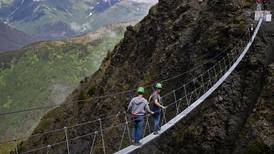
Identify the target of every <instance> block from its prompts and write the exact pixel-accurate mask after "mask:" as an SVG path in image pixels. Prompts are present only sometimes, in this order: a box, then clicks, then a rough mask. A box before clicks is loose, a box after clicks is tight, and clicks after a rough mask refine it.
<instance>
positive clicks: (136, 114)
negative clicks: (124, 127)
mask: <svg viewBox="0 0 274 154" xmlns="http://www.w3.org/2000/svg"><path fill="white" fill-rule="evenodd" d="M137 93H138V96H137V97H134V98H133V99H132V100H131V101H130V103H129V105H128V111H130V113H131V115H132V118H133V121H134V126H133V138H134V140H133V142H135V145H137V146H139V145H141V143H140V139H141V136H142V129H143V123H144V116H145V113H146V112H149V113H150V114H154V112H152V111H151V110H150V108H149V105H148V101H147V100H146V99H145V98H144V96H143V95H144V93H145V89H144V88H143V87H139V88H138V89H137Z"/></svg>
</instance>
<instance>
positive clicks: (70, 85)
mask: <svg viewBox="0 0 274 154" xmlns="http://www.w3.org/2000/svg"><path fill="white" fill-rule="evenodd" d="M124 27H125V26H124V25H119V26H113V27H104V28H101V29H99V30H98V31H96V32H94V33H89V34H87V35H84V36H81V37H75V38H72V39H67V40H62V41H54V42H38V43H34V44H32V45H29V46H27V47H24V48H22V49H20V50H18V51H15V52H11V53H10V56H11V57H9V53H5V54H0V59H1V57H2V56H4V57H6V58H9V60H7V61H5V62H3V63H2V70H1V71H0V91H1V93H0V112H1V113H3V112H9V111H14V110H21V109H24V108H29V107H38V106H48V105H54V104H59V103H61V102H63V101H64V99H65V97H66V96H67V95H68V94H69V93H70V92H71V91H72V89H74V88H75V87H76V85H77V84H78V82H79V80H81V79H82V78H83V77H85V76H89V75H91V74H92V73H93V72H95V71H96V70H97V69H98V67H99V65H100V64H101V61H102V60H103V58H104V57H105V56H106V55H107V53H108V51H110V50H112V49H113V47H114V46H115V44H117V43H118V42H119V41H120V39H121V38H122V36H123V32H124V30H125V28H124ZM14 53H18V54H17V55H16V54H14ZM13 57H16V58H13ZM46 111H47V109H45V110H38V111H33V112H27V113H18V114H15V115H7V116H1V117H0V121H1V123H0V140H6V139H11V138H12V136H13V135H16V136H26V135H27V134H29V133H30V132H31V131H32V130H33V128H34V127H35V126H36V125H35V124H36V123H37V122H38V121H39V119H40V117H41V116H42V115H43V114H44V113H45V112H46ZM0 149H1V148H0ZM0 153H1V150H0Z"/></svg>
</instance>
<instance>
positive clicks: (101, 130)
mask: <svg viewBox="0 0 274 154" xmlns="http://www.w3.org/2000/svg"><path fill="white" fill-rule="evenodd" d="M246 42H247V41H245V39H242V40H241V41H240V43H239V45H238V46H237V47H235V48H233V49H232V50H231V51H230V52H226V53H225V54H224V55H223V56H222V57H221V58H220V57H218V58H219V59H220V60H219V61H218V62H217V63H215V64H213V65H212V66H211V67H210V68H208V69H207V70H206V71H204V72H203V73H201V74H199V75H197V76H196V77H194V78H192V79H190V80H189V81H188V82H185V83H184V84H183V85H179V86H178V87H176V88H174V90H172V91H170V92H168V93H166V94H165V95H164V96H163V97H162V102H163V104H164V105H165V106H166V109H164V110H161V111H160V113H161V125H164V124H166V123H167V122H168V121H170V120H171V119H172V118H173V117H175V116H176V115H178V114H179V113H180V112H182V111H183V110H185V109H186V108H187V107H188V106H190V105H191V104H192V103H193V102H195V101H196V100H197V99H199V97H201V96H202V95H203V94H204V93H205V92H206V91H207V90H209V89H210V87H211V86H213V85H214V83H215V82H216V81H217V80H218V79H219V78H220V77H221V76H222V75H223V74H224V73H225V72H226V71H227V70H228V69H229V68H230V67H231V65H232V64H233V63H234V62H235V60H236V59H237V57H238V55H239V54H240V51H241V50H240V49H242V48H243V47H244V44H245V43H246ZM167 102H170V103H167ZM152 117H153V115H146V116H145V117H144V119H145V120H144V129H143V137H145V136H146V135H148V134H151V133H152V131H153V118H152ZM103 121H111V122H109V123H108V122H103ZM132 123H133V119H131V117H130V116H129V115H128V114H127V113H126V112H125V111H124V112H119V113H117V114H115V115H111V116H106V117H104V118H102V119H96V120H94V121H88V122H83V123H79V124H76V125H73V126H68V127H64V128H61V129H55V130H51V131H48V132H44V133H38V134H33V135H31V137H30V138H29V139H32V140H34V141H35V138H36V137H37V140H38V141H37V142H36V145H31V147H32V149H28V150H23V151H19V150H20V149H19V148H18V146H16V147H17V148H16V150H15V153H22V154H25V153H37V152H38V153H39V152H41V153H59V152H62V153H79V152H83V151H81V150H82V149H88V151H89V153H96V152H98V151H100V152H101V153H112V152H115V151H119V150H120V149H122V148H124V147H127V146H129V145H131V144H132V134H131V129H132ZM78 130H80V131H78ZM112 133H113V134H118V135H113V136H107V135H106V134H112ZM41 136H46V137H47V138H50V137H51V136H55V138H54V142H52V143H50V142H47V143H41V144H39V138H41ZM57 138H58V139H57ZM17 140H18V139H14V140H12V141H11V142H14V144H16V145H17ZM49 143H50V144H49ZM38 144H39V145H38ZM74 145H81V146H83V148H75V146H74ZM33 147H37V148H33ZM87 147H89V148H87ZM85 153H87V152H86V151H85Z"/></svg>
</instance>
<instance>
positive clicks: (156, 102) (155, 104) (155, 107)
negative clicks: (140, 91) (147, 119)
mask: <svg viewBox="0 0 274 154" xmlns="http://www.w3.org/2000/svg"><path fill="white" fill-rule="evenodd" d="M154 89H155V90H154V92H153V93H152V94H151V96H150V97H149V102H150V104H151V106H152V111H153V112H154V115H153V117H154V135H157V134H158V131H160V130H161V126H160V121H161V118H160V115H161V114H160V113H161V110H165V109H166V107H165V106H163V105H162V103H161V101H162V99H161V96H160V93H161V89H162V84H161V83H156V85H155V87H154Z"/></svg>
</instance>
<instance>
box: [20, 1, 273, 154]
mask: <svg viewBox="0 0 274 154" xmlns="http://www.w3.org/2000/svg"><path fill="white" fill-rule="evenodd" d="M252 4H253V3H252V1H243V0H234V1H233V0H227V1H226V3H224V1H222V0H205V1H203V2H202V3H198V2H197V3H192V2H191V3H190V2H187V1H183V0H159V3H158V4H157V5H156V6H154V7H153V8H151V10H150V12H149V15H148V16H147V17H145V18H144V19H143V20H142V21H141V22H140V23H139V24H137V25H136V26H134V27H132V26H130V27H128V28H127V31H126V33H125V36H124V39H123V40H122V41H121V42H120V43H119V44H118V45H117V46H116V47H115V49H114V50H113V51H112V53H111V54H110V55H108V57H107V58H106V59H105V60H104V62H103V63H102V66H101V67H100V69H99V70H98V71H97V72H96V73H95V74H94V75H92V76H91V77H89V78H86V79H85V80H83V81H81V83H80V85H79V87H78V88H77V89H76V90H75V91H74V92H73V93H72V94H71V95H70V96H69V97H68V98H67V100H66V102H65V103H64V104H63V105H62V106H61V107H59V108H56V109H54V110H53V111H51V112H49V113H48V114H47V115H45V116H44V118H43V119H42V121H41V123H40V125H39V126H38V127H37V128H36V130H35V131H34V133H37V132H43V131H46V130H51V129H56V128H62V127H64V126H68V125H72V124H75V123H80V122H84V121H88V120H92V119H95V118H97V117H99V115H100V114H108V115H111V114H113V113H117V112H118V111H120V110H123V109H124V106H126V105H127V103H128V99H129V98H128V97H127V96H128V94H132V93H126V94H121V95H118V96H115V97H107V98H100V99H89V100H88V101H81V102H78V103H72V102H73V101H77V100H82V99H87V98H90V97H93V96H97V95H106V94H112V93H116V92H119V91H121V90H127V89H131V88H132V87H136V86H138V85H147V84H149V83H152V82H155V81H157V80H164V79H167V78H169V77H172V76H174V75H177V74H180V73H182V72H185V71H187V70H189V69H191V68H193V67H195V66H197V65H199V64H201V63H203V62H205V61H206V60H208V59H210V58H212V57H214V56H215V55H217V54H218V53H219V52H221V51H223V50H224V49H225V48H227V49H228V51H229V49H231V48H233V46H234V45H235V44H236V43H237V42H239V40H240V39H241V36H242V34H243V33H244V32H245V31H246V29H247V28H248V26H249V22H250V21H251V19H252V17H251V16H250V15H251V13H250V12H252V9H251V7H252ZM266 37H267V36H263V35H262V34H259V37H258V38H257V39H256V43H255V44H254V46H253V47H252V49H251V51H250V52H249V54H248V55H247V57H245V59H244V60H243V62H242V63H241V64H240V66H239V67H238V68H237V70H236V71H235V72H234V73H233V74H232V75H231V76H230V77H229V79H228V80H227V81H226V82H225V83H224V84H223V85H222V87H221V88H219V89H218V90H217V91H216V92H215V93H214V94H213V95H212V96H211V97H210V98H209V99H208V100H207V101H205V102H204V103H203V105H201V106H200V108H199V109H198V110H197V111H196V112H195V113H192V114H191V115H190V116H189V117H188V118H187V119H185V120H184V121H182V122H181V123H179V124H177V125H176V127H174V128H173V129H171V130H170V131H169V132H168V133H166V134H165V135H163V136H161V137H160V138H159V139H157V140H156V141H154V142H153V143H151V144H149V145H147V146H145V147H144V148H143V149H142V150H141V151H139V152H140V153H148V152H149V153H232V152H233V151H234V149H235V141H237V140H238V137H239V134H240V131H241V130H242V128H243V127H244V126H245V122H246V119H247V118H248V117H249V115H250V113H251V112H252V109H253V106H254V105H255V104H256V102H257V99H258V97H259V95H260V92H261V90H262V88H263V86H264V82H263V81H264V80H263V79H264V76H265V74H266V69H265V67H264V60H265V57H264V55H265V50H266V48H267V45H268V43H269V42H267V41H266V40H265V39H266ZM216 61H217V60H215V61H212V64H214V63H215V62H216ZM209 65H210V64H209ZM206 68H207V66H204V67H201V68H200V69H198V70H196V71H195V72H193V73H192V74H187V75H184V76H181V77H180V78H176V80H171V81H169V82H168V83H165V84H164V86H165V88H164V89H165V91H166V92H167V91H170V90H172V89H174V88H176V87H177V86H178V85H181V84H182V82H184V81H186V80H187V79H188V78H190V77H192V76H195V75H196V74H198V73H201V72H203V71H204V70H205V69H206ZM106 123H111V124H112V125H114V124H116V121H107V122H106ZM91 130H95V129H94V128H92V127H86V128H78V129H75V130H74V131H71V132H69V135H70V136H73V135H75V134H77V133H84V132H88V131H91ZM108 133H109V134H111V135H108ZM115 135H117V136H118V135H119V134H117V133H116V132H106V135H105V136H106V140H107V139H109V140H110V141H109V142H107V143H106V146H107V148H108V150H109V152H113V151H114V150H115V149H114V147H115V145H116V144H117V141H116V140H115V139H113V140H111V137H113V136H115ZM60 138H63V133H62V134H61V135H59V136H58V135H47V136H41V137H36V138H30V139H28V140H27V141H25V142H23V143H22V144H21V146H20V150H22V151H24V150H26V149H31V148H33V147H35V146H37V144H38V143H39V144H41V145H47V144H51V143H52V142H54V141H57V140H59V139H60ZM90 142H91V141H90V140H88V139H87V140H85V141H83V140H82V141H81V142H73V143H72V144H71V149H72V151H74V152H75V151H77V152H78V153H89V148H90V147H89V145H90ZM159 145H160V146H159ZM100 148H101V147H99V146H98V147H97V149H96V150H98V153H99V150H100ZM65 151H66V147H65V145H64V146H59V147H58V148H56V149H53V150H52V151H51V152H53V153H62V152H65Z"/></svg>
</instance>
